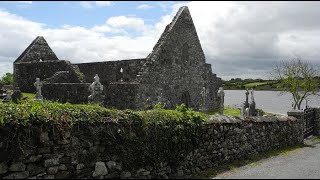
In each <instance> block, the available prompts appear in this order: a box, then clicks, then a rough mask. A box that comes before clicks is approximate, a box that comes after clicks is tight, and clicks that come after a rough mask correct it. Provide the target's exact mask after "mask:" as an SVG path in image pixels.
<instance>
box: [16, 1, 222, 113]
mask: <svg viewBox="0 0 320 180" xmlns="http://www.w3.org/2000/svg"><path fill="white" fill-rule="evenodd" d="M96 74H98V75H99V77H100V82H101V83H102V84H103V86H104V87H105V88H104V90H103V94H104V97H105V98H104V101H103V105H104V106H106V107H114V108H118V109H126V108H129V109H144V108H145V106H146V104H148V103H149V104H155V103H157V102H162V103H164V104H166V108H175V107H176V106H177V105H180V104H181V103H185V104H186V105H187V106H188V107H191V108H194V109H196V110H199V109H207V110H212V109H216V108H217V106H218V102H217V101H218V98H217V92H218V89H219V87H220V86H221V85H222V82H221V79H220V78H218V77H216V74H213V73H212V69H211V64H208V63H206V59H205V55H204V52H203V50H202V47H201V44H200V41H199V38H198V35H197V32H196V28H195V26H194V24H193V20H192V18H191V15H190V12H189V9H188V7H186V6H184V7H181V8H180V9H179V11H178V12H177V14H176V16H175V17H174V18H173V20H172V22H171V23H170V24H168V25H167V26H166V28H165V30H164V32H163V33H162V35H161V37H160V39H159V40H158V42H157V43H156V45H155V46H154V48H153V50H152V52H151V53H150V54H149V55H148V56H147V57H146V58H141V59H128V60H119V61H105V62H94V63H81V64H72V63H70V62H69V61H66V60H60V59H58V57H57V56H56V54H55V53H54V52H53V51H52V49H51V48H50V47H49V45H48V44H47V42H46V40H45V39H44V38H43V37H41V36H39V37H37V38H36V39H35V40H34V41H33V42H32V43H31V44H30V45H29V46H28V47H27V49H26V50H25V51H24V52H23V53H22V54H21V55H20V56H19V57H18V58H17V59H16V61H15V62H14V82H15V86H18V87H20V89H21V91H22V92H31V93H34V92H35V87H34V85H33V83H34V82H35V79H36V78H40V79H41V81H43V90H42V92H43V96H44V99H47V100H56V101H60V102H70V103H86V102H88V96H89V95H90V92H89V85H90V84H91V83H92V82H93V78H94V76H95V75H96Z"/></svg>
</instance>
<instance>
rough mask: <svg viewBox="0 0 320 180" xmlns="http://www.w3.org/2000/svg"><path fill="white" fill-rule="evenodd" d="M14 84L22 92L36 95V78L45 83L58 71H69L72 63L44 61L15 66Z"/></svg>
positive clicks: (16, 64)
mask: <svg viewBox="0 0 320 180" xmlns="http://www.w3.org/2000/svg"><path fill="white" fill-rule="evenodd" d="M13 67H14V70H13V77H14V84H15V86H18V87H19V88H20V90H21V91H22V92H28V93H35V92H36V88H35V87H34V85H33V84H34V82H36V78H40V80H41V81H43V80H44V79H46V78H49V77H51V76H53V75H54V74H55V73H56V72H57V71H69V70H70V69H71V67H70V63H69V62H67V61H64V60H59V61H57V60H54V61H42V62H21V63H14V64H13Z"/></svg>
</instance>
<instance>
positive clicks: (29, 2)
mask: <svg viewBox="0 0 320 180" xmlns="http://www.w3.org/2000/svg"><path fill="white" fill-rule="evenodd" d="M17 2H18V3H23V4H32V1H17Z"/></svg>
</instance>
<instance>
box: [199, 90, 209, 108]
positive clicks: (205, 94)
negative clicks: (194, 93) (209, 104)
mask: <svg viewBox="0 0 320 180" xmlns="http://www.w3.org/2000/svg"><path fill="white" fill-rule="evenodd" d="M200 94H201V95H202V100H203V105H205V104H206V100H207V94H208V90H207V89H206V87H202V91H201V93H200Z"/></svg>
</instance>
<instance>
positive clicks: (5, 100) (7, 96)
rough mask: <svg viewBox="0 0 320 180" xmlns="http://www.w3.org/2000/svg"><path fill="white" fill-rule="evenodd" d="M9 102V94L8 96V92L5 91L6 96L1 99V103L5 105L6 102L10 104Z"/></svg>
mask: <svg viewBox="0 0 320 180" xmlns="http://www.w3.org/2000/svg"><path fill="white" fill-rule="evenodd" d="M11 100H12V98H11V94H10V92H9V90H8V89H7V91H6V96H5V97H4V98H3V100H2V102H3V103H7V102H10V101H11Z"/></svg>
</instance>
